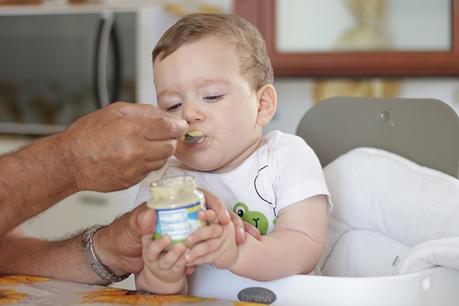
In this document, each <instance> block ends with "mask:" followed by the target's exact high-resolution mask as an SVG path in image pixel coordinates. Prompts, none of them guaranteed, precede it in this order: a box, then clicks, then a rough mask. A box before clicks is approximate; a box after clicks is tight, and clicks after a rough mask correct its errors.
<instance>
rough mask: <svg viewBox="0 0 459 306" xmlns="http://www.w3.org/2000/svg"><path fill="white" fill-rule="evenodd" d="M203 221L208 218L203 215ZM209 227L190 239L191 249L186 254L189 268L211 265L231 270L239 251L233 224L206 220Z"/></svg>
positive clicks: (195, 233)
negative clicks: (205, 264) (204, 264)
mask: <svg viewBox="0 0 459 306" xmlns="http://www.w3.org/2000/svg"><path fill="white" fill-rule="evenodd" d="M200 217H201V220H202V219H203V218H205V217H206V215H205V214H204V213H203V214H202V215H201V216H200ZM206 221H207V222H208V223H209V225H208V226H206V227H203V228H201V229H199V230H197V231H196V232H194V233H192V234H191V235H190V236H189V237H188V239H187V240H188V243H189V244H190V245H192V247H191V249H190V250H188V251H187V252H186V253H185V258H186V261H187V266H196V265H198V264H203V263H209V264H213V265H215V266H216V267H217V268H221V269H230V268H231V267H232V266H233V265H234V264H235V263H236V261H237V258H238V255H239V249H238V246H237V244H236V232H235V226H234V224H233V222H229V223H227V224H224V225H223V224H219V223H218V220H216V219H215V218H211V216H210V215H209V219H208V220H206Z"/></svg>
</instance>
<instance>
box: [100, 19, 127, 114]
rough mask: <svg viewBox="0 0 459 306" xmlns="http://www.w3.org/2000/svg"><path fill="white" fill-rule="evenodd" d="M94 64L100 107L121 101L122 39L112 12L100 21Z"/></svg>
mask: <svg viewBox="0 0 459 306" xmlns="http://www.w3.org/2000/svg"><path fill="white" fill-rule="evenodd" d="M109 48H111V51H112V56H111V61H112V67H113V78H112V84H111V85H112V86H111V94H109V86H108V75H107V74H108V72H107V68H108V67H107V63H108V61H109ZM94 59H95V63H94V84H95V86H94V90H95V97H96V102H97V105H98V107H99V108H100V107H103V106H105V105H108V104H110V103H112V102H115V101H117V100H118V99H119V96H120V91H121V83H122V80H121V78H122V77H121V76H122V71H121V69H122V60H121V59H122V57H121V48H120V37H119V33H118V28H117V24H116V19H115V15H114V14H113V13H112V12H107V13H104V14H103V15H102V17H101V19H100V21H99V25H98V30H97V39H96V48H95V56H94Z"/></svg>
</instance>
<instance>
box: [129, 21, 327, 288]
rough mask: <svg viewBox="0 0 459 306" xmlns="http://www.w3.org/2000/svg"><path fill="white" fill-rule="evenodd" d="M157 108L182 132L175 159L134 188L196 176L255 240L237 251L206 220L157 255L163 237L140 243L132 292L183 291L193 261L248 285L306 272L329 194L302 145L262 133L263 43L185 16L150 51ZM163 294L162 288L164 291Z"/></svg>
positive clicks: (250, 33) (252, 34)
mask: <svg viewBox="0 0 459 306" xmlns="http://www.w3.org/2000/svg"><path fill="white" fill-rule="evenodd" d="M153 65H154V79H155V86H156V91H157V101H158V107H159V108H160V109H162V110H164V111H165V112H168V113H170V114H174V115H176V116H178V117H181V118H183V119H185V120H186V121H187V122H188V125H189V131H188V134H187V135H186V136H185V138H184V139H181V140H179V143H178V145H177V150H176V152H175V158H172V159H170V160H169V161H168V163H167V165H166V166H165V167H163V169H161V170H159V171H156V172H153V173H151V174H150V175H148V177H147V178H146V179H145V180H144V181H143V182H142V183H141V186H140V190H139V194H138V195H137V200H136V203H137V204H140V203H141V202H144V201H146V200H148V198H149V194H148V186H149V185H150V183H151V182H153V181H155V180H157V179H159V178H160V177H162V176H163V175H165V172H166V175H167V173H171V172H172V173H177V171H179V173H183V174H188V175H192V176H194V177H195V178H196V181H197V184H198V186H199V187H200V188H204V189H207V190H210V191H211V192H213V193H214V194H215V195H216V196H218V197H219V198H220V199H221V201H222V202H223V203H224V204H225V206H226V207H227V209H228V210H230V211H232V212H234V213H235V214H237V215H238V216H239V217H240V218H242V220H244V221H245V222H248V223H250V224H252V225H254V226H256V227H257V229H258V230H259V231H260V232H261V234H262V235H263V236H262V238H261V239H259V240H258V239H255V238H253V237H251V236H248V237H247V240H246V241H245V243H243V244H241V245H237V244H236V242H235V233H234V227H233V226H232V225H231V224H228V225H219V224H218V223H215V222H212V224H211V226H208V227H204V228H203V229H200V230H198V231H196V232H195V233H193V234H192V235H191V236H190V237H189V238H188V243H189V245H191V246H192V247H191V248H187V247H185V246H184V245H183V244H181V243H179V244H177V245H175V246H174V247H173V248H172V250H170V251H168V252H164V249H165V247H166V246H167V245H168V244H169V242H170V238H168V237H167V236H165V237H162V238H161V239H159V240H152V239H151V236H149V237H145V239H144V241H143V242H144V260H145V265H144V269H143V270H142V272H141V273H140V274H139V275H138V277H137V286H138V288H139V289H144V290H153V288H158V287H157V286H153V284H155V285H156V284H157V283H158V282H159V283H160V284H161V286H160V287H161V288H166V289H165V290H164V291H162V292H158V291H155V292H156V293H174V292H182V293H183V292H184V291H185V290H186V274H187V273H190V272H191V271H192V269H193V267H195V266H196V265H198V264H203V263H208V264H212V265H214V266H215V267H217V268H220V269H229V270H230V271H231V272H233V273H235V274H237V275H241V276H244V277H249V278H252V279H255V280H260V281H267V280H273V279H277V278H281V277H285V276H288V275H294V274H307V273H310V272H311V271H313V269H314V268H315V266H316V265H317V263H318V261H319V258H320V255H321V252H322V249H323V246H324V240H325V234H326V226H327V209H328V203H329V201H328V196H329V192H328V189H327V186H326V183H325V180H324V176H323V173H322V168H321V165H320V162H319V160H318V158H317V157H316V155H315V154H314V152H313V151H312V149H311V148H310V147H309V146H308V145H307V144H306V143H305V142H304V141H303V139H301V138H299V137H297V136H295V135H289V134H285V133H282V132H280V131H272V132H270V133H268V134H267V135H266V136H263V134H262V128H263V127H264V126H266V125H267V124H268V123H269V122H270V120H271V119H272V117H273V115H274V113H275V111H276V105H277V96H276V90H275V88H274V86H273V72H272V67H271V63H270V60H269V58H268V55H267V51H266V47H265V43H264V40H263V38H262V37H261V35H260V33H259V32H258V30H257V29H256V28H255V27H254V26H252V25H251V24H250V23H248V22H247V21H245V20H244V19H242V18H240V17H238V16H236V15H231V14H190V15H186V16H184V17H182V18H181V19H180V20H179V21H178V22H177V23H176V24H174V25H173V26H172V27H171V28H169V30H168V31H167V32H166V33H165V34H164V35H163V36H162V38H161V39H160V41H159V42H158V44H157V45H156V47H155V48H154V50H153ZM167 288H169V289H167Z"/></svg>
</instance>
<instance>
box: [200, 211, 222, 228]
mask: <svg viewBox="0 0 459 306" xmlns="http://www.w3.org/2000/svg"><path fill="white" fill-rule="evenodd" d="M199 220H201V221H204V222H206V223H207V224H211V223H218V218H217V214H216V213H215V211H213V210H211V209H206V210H202V211H200V212H199Z"/></svg>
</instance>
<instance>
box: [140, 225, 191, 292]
mask: <svg viewBox="0 0 459 306" xmlns="http://www.w3.org/2000/svg"><path fill="white" fill-rule="evenodd" d="M169 243H170V238H169V236H164V237H161V239H158V240H153V239H152V235H151V234H149V235H145V236H143V237H142V257H143V260H144V266H143V269H142V271H141V272H140V273H139V274H138V275H137V276H136V288H137V289H138V290H145V291H150V292H153V293H157V294H185V293H186V291H187V289H188V286H187V281H186V275H185V269H186V266H185V264H186V261H185V256H184V255H185V251H186V247H185V245H184V244H183V243H178V244H176V245H174V246H173V248H172V249H171V250H170V251H168V252H164V250H165V248H166V246H167V245H168V244H169Z"/></svg>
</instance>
